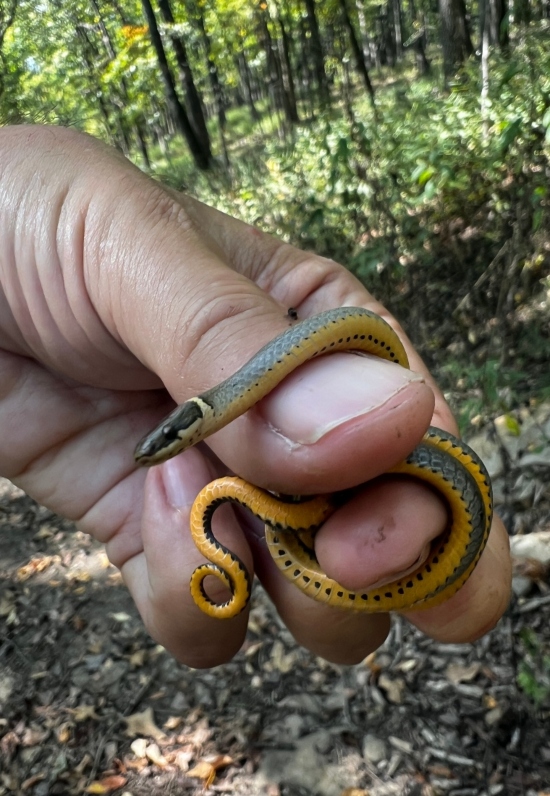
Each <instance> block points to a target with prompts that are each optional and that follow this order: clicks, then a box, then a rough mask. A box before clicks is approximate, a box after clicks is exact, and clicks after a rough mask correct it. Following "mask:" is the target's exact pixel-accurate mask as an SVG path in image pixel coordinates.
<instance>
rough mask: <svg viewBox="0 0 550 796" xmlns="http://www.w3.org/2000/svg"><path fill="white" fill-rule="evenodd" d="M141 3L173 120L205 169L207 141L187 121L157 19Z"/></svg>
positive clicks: (146, 1)
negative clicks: (200, 137) (199, 136)
mask: <svg viewBox="0 0 550 796" xmlns="http://www.w3.org/2000/svg"><path fill="white" fill-rule="evenodd" d="M141 5H142V7H143V13H144V14H145V18H146V20H147V24H148V25H149V35H150V37H151V43H152V44H153V47H154V49H155V52H156V55H157V60H158V64H159V68H160V71H161V74H162V79H163V80H164V86H165V89H166V95H167V99H168V104H169V106H170V110H171V111H172V115H173V118H174V121H175V123H176V125H177V126H178V129H179V131H180V132H181V134H182V135H183V136H184V138H185V140H186V141H187V144H188V146H189V149H190V151H191V154H192V156H193V159H194V161H195V163H196V165H197V166H198V168H199V169H202V170H206V169H208V168H210V161H211V158H212V156H211V153H210V145H209V142H208V141H202V140H201V139H199V138H198V136H197V134H196V132H195V130H194V129H193V127H192V125H191V123H190V121H189V118H188V116H187V112H186V110H185V108H184V107H183V105H182V104H181V102H180V100H179V97H178V94H177V91H176V84H175V82H174V77H173V75H172V72H171V71H170V67H169V65H168V60H167V58H166V53H165V51H164V46H163V44H162V39H161V37H160V33H159V29H158V26H157V20H156V19H155V14H154V12H153V8H152V6H151V2H150V0H141Z"/></svg>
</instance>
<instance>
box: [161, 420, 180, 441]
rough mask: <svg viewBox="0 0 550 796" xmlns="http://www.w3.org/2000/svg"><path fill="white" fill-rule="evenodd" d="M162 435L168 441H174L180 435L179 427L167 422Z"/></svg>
mask: <svg viewBox="0 0 550 796" xmlns="http://www.w3.org/2000/svg"><path fill="white" fill-rule="evenodd" d="M162 436H163V437H164V439H165V441H166V442H174V440H176V439H178V437H179V433H178V427H177V426H175V425H172V424H170V423H166V425H165V426H163V427H162Z"/></svg>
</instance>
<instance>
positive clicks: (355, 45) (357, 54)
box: [340, 0, 374, 108]
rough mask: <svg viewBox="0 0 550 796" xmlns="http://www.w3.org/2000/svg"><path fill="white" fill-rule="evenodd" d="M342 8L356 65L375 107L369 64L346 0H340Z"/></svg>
mask: <svg viewBox="0 0 550 796" xmlns="http://www.w3.org/2000/svg"><path fill="white" fill-rule="evenodd" d="M340 8H341V9H342V16H343V18H344V25H345V27H346V29H347V31H348V34H349V39H350V43H351V49H352V50H353V57H354V58H355V65H356V67H357V71H358V72H359V74H360V75H361V77H362V78H363V82H364V84H365V88H366V89H367V92H368V95H369V99H370V102H371V105H372V107H373V108H374V89H373V87H372V83H371V80H370V76H369V70H368V69H367V64H366V62H365V57H364V55H363V50H362V49H361V46H360V44H359V42H358V40H357V36H356V35H355V29H354V27H353V22H352V21H351V17H350V14H349V9H348V5H347V2H346V0H340Z"/></svg>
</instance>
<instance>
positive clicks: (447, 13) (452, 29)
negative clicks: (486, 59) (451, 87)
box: [439, 0, 474, 83]
mask: <svg viewBox="0 0 550 796" xmlns="http://www.w3.org/2000/svg"><path fill="white" fill-rule="evenodd" d="M439 14H440V26H441V28H440V30H441V46H442V49H443V69H444V73H445V83H446V82H447V80H448V79H449V78H450V77H452V75H453V74H454V72H455V71H456V69H457V68H458V67H459V66H460V65H461V64H463V63H464V61H465V60H466V58H468V57H469V56H470V55H472V54H473V52H474V48H473V45H472V40H471V38H470V31H469V30H468V22H467V20H466V6H465V5H464V0H439Z"/></svg>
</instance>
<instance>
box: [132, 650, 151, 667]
mask: <svg viewBox="0 0 550 796" xmlns="http://www.w3.org/2000/svg"><path fill="white" fill-rule="evenodd" d="M146 655H147V652H146V650H137V652H133V653H132V654H131V655H130V666H133V667H134V668H135V669H138V668H140V667H141V666H143V664H144V663H145V657H146Z"/></svg>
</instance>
